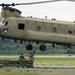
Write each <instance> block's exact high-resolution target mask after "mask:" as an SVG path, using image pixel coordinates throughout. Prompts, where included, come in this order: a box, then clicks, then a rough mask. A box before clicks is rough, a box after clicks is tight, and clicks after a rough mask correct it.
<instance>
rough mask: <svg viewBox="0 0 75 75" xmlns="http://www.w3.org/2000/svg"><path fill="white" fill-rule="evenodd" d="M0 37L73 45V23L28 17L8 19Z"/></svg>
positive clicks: (74, 31)
mask: <svg viewBox="0 0 75 75" xmlns="http://www.w3.org/2000/svg"><path fill="white" fill-rule="evenodd" d="M3 24H4V25H2V26H1V28H0V37H2V38H9V39H18V40H24V41H34V42H50V43H53V44H64V45H65V44H66V45H75V23H74V22H68V21H58V20H55V19H53V20H49V19H39V18H30V17H24V18H22V17H8V18H6V19H5V20H4V23H3Z"/></svg>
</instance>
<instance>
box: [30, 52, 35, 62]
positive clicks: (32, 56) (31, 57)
mask: <svg viewBox="0 0 75 75" xmlns="http://www.w3.org/2000/svg"><path fill="white" fill-rule="evenodd" d="M29 60H30V61H33V60H34V53H32V52H30V53H29Z"/></svg>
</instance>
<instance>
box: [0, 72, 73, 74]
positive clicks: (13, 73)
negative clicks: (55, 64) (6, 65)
mask: <svg viewBox="0 0 75 75" xmlns="http://www.w3.org/2000/svg"><path fill="white" fill-rule="evenodd" d="M0 75H73V74H37V73H26V72H7V71H5V72H0Z"/></svg>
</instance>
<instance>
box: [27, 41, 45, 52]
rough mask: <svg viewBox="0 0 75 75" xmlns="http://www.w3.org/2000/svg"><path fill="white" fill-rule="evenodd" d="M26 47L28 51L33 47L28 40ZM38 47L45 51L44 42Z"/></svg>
mask: <svg viewBox="0 0 75 75" xmlns="http://www.w3.org/2000/svg"><path fill="white" fill-rule="evenodd" d="M26 49H27V50H28V51H31V50H32V49H33V46H32V45H31V44H30V42H29V45H27V46H26ZM39 49H40V50H41V51H45V50H46V45H45V44H41V45H40V46H39Z"/></svg>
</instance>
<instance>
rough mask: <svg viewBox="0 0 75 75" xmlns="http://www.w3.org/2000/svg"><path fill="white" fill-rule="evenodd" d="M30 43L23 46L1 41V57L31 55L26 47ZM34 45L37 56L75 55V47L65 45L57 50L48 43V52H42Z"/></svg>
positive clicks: (59, 46) (10, 41) (57, 47)
mask: <svg viewBox="0 0 75 75" xmlns="http://www.w3.org/2000/svg"><path fill="white" fill-rule="evenodd" d="M27 44H28V42H23V44H20V42H19V41H18V42H17V43H15V42H14V41H13V40H9V39H7V40H6V39H5V40H4V41H3V40H0V55H19V54H21V53H23V54H25V55H26V54H29V52H30V51H27V50H26V48H25V47H26V45H27ZM32 45H33V50H32V52H33V51H34V50H35V54H39V55H42V54H48V55H49V54H75V46H71V47H70V48H68V46H63V45H56V47H55V48H53V47H52V44H50V43H46V46H47V50H46V51H40V50H39V46H40V45H36V43H32Z"/></svg>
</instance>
